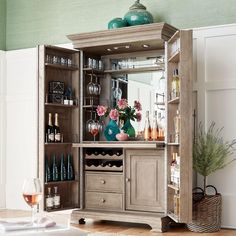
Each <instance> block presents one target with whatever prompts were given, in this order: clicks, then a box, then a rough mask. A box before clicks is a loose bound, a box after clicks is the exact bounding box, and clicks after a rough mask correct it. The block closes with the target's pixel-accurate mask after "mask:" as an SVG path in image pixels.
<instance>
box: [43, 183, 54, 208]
mask: <svg viewBox="0 0 236 236" xmlns="http://www.w3.org/2000/svg"><path fill="white" fill-rule="evenodd" d="M45 202H46V210H52V209H53V197H52V194H51V188H50V187H48V194H47V195H46V198H45Z"/></svg>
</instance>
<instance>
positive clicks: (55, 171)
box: [52, 154, 59, 181]
mask: <svg viewBox="0 0 236 236" xmlns="http://www.w3.org/2000/svg"><path fill="white" fill-rule="evenodd" d="M58 180H59V172H58V166H57V160H56V155H55V154H54V155H53V162H52V181H58Z"/></svg>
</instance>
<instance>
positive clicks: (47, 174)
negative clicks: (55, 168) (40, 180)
mask: <svg viewBox="0 0 236 236" xmlns="http://www.w3.org/2000/svg"><path fill="white" fill-rule="evenodd" d="M50 181H52V173H51V169H50V166H49V163H48V158H47V157H45V183H48V182H50Z"/></svg>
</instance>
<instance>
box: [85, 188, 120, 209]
mask: <svg viewBox="0 0 236 236" xmlns="http://www.w3.org/2000/svg"><path fill="white" fill-rule="evenodd" d="M122 203H123V194H120V193H102V192H85V207H86V208H87V209H94V210H99V209H102V210H108V211H114V210H115V211H121V210H122V209H123V204H122Z"/></svg>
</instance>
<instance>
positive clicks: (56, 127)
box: [54, 113, 61, 142]
mask: <svg viewBox="0 0 236 236" xmlns="http://www.w3.org/2000/svg"><path fill="white" fill-rule="evenodd" d="M54 135H55V142H61V132H60V127H59V122H58V114H57V113H55V123H54Z"/></svg>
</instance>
